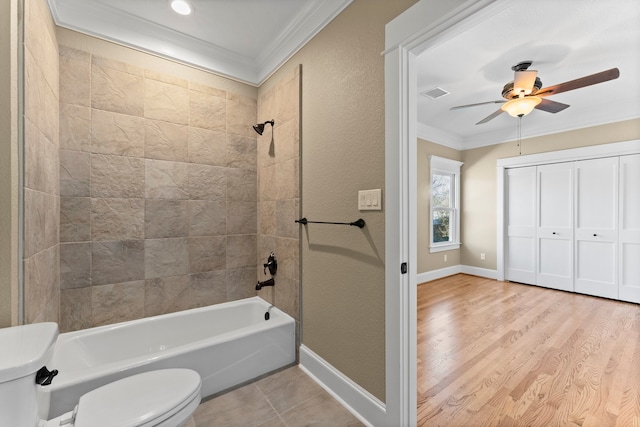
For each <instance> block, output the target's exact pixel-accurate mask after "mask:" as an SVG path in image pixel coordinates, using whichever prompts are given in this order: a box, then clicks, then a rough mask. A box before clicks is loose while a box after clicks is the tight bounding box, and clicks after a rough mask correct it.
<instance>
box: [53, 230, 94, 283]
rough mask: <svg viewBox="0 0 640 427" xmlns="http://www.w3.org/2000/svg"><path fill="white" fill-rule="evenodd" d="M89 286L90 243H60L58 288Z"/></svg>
mask: <svg viewBox="0 0 640 427" xmlns="http://www.w3.org/2000/svg"><path fill="white" fill-rule="evenodd" d="M89 286H91V243H90V242H84V243H63V244H61V245H60V289H73V288H86V287H89Z"/></svg>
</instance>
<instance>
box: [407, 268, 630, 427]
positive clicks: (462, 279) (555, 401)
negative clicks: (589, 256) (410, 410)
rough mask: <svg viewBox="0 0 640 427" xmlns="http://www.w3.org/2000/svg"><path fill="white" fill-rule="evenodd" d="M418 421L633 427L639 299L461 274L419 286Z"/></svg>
mask: <svg viewBox="0 0 640 427" xmlns="http://www.w3.org/2000/svg"><path fill="white" fill-rule="evenodd" d="M417 370H418V382H417V383H418V425H419V426H447V427H450V426H465V427H471V426H598V427H606V426H619V427H640V305H636V304H630V303H624V302H617V301H611V300H606V299H601V298H595V297H590V296H585V295H579V294H572V293H567V292H561V291H554V290H549V289H544V288H539V287H535V286H528V285H520V284H514V283H507V282H498V281H495V280H490V279H484V278H479V277H474V276H469V275H464V274H458V275H455V276H451V277H447V278H444V279H439V280H435V281H432V282H428V283H425V284H422V285H420V286H418V367H417Z"/></svg>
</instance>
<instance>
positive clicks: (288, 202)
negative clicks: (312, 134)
mask: <svg viewBox="0 0 640 427" xmlns="http://www.w3.org/2000/svg"><path fill="white" fill-rule="evenodd" d="M279 77H281V80H279V81H278V83H277V84H276V85H272V86H271V88H270V89H269V90H264V91H263V90H260V96H259V98H258V122H259V123H264V122H265V121H267V120H274V121H275V124H274V126H273V129H272V128H271V126H269V125H267V126H266V127H265V131H264V133H263V134H262V136H259V137H258V280H260V281H262V280H267V279H268V278H270V277H271V275H270V274H269V271H268V270H267V274H266V275H265V274H264V267H263V266H264V264H265V263H266V262H267V258H268V257H269V254H270V253H271V252H274V253H275V255H276V259H277V261H278V270H277V272H276V274H275V276H274V278H275V286H274V287H265V288H263V289H262V290H260V291H258V295H259V296H261V297H262V298H264V299H266V300H267V301H269V302H271V303H272V304H274V305H275V306H276V307H278V308H280V309H281V310H283V311H284V312H285V313H288V314H289V315H290V316H292V317H293V318H294V319H296V322H297V323H298V325H299V322H300V268H299V267H300V230H299V227H298V225H297V224H296V223H294V222H293V220H294V219H295V218H297V217H298V216H299V215H300V179H299V177H300V67H295V68H294V69H293V70H292V71H291V72H290V73H289V74H285V75H282V76H279ZM298 330H299V328H296V338H297V339H299V334H298ZM296 348H297V346H296Z"/></svg>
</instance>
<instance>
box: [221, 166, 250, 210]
mask: <svg viewBox="0 0 640 427" xmlns="http://www.w3.org/2000/svg"><path fill="white" fill-rule="evenodd" d="M257 185H258V183H257V174H256V171H255V170H247V169H232V168H229V169H227V195H228V196H227V200H237V201H246V202H253V201H256V194H257V193H256V192H257Z"/></svg>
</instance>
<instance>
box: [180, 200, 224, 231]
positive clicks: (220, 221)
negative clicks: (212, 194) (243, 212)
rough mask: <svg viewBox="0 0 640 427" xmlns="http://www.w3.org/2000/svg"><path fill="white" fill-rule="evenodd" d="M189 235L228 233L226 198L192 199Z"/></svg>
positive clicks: (190, 203)
mask: <svg viewBox="0 0 640 427" xmlns="http://www.w3.org/2000/svg"><path fill="white" fill-rule="evenodd" d="M188 203H189V236H192V237H195V236H221V235H224V234H227V202H226V201H224V200H215V201H209V200H190V201H189V202H188Z"/></svg>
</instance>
